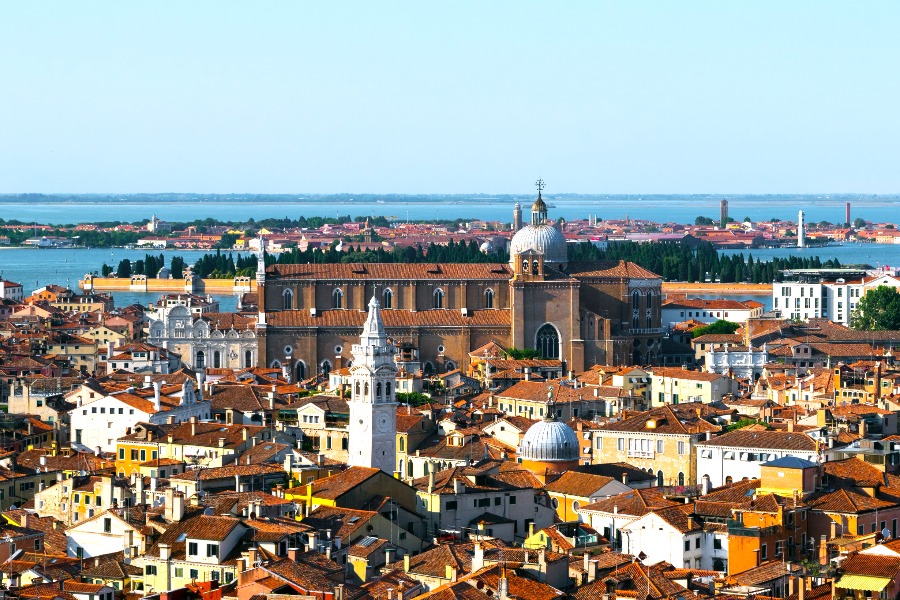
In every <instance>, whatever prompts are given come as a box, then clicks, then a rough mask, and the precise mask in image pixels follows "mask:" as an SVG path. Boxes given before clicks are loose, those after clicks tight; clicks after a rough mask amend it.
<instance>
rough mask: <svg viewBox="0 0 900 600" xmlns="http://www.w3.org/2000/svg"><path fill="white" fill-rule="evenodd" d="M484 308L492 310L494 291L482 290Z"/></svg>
mask: <svg viewBox="0 0 900 600" xmlns="http://www.w3.org/2000/svg"><path fill="white" fill-rule="evenodd" d="M484 307H485V308H494V290H491V289H487V290H484Z"/></svg>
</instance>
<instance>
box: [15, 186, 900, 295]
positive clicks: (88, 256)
mask: <svg viewBox="0 0 900 600" xmlns="http://www.w3.org/2000/svg"><path fill="white" fill-rule="evenodd" d="M723 197H727V198H728V200H729V209H730V211H729V212H730V214H731V216H732V217H735V218H737V219H739V220H742V219H743V218H744V217H745V216H748V217H750V218H751V219H753V220H768V219H771V218H778V219H782V220H794V219H796V218H797V211H798V210H799V209H800V208H802V209H803V210H804V211H806V218H807V220H808V221H811V222H820V221H829V222H839V221H843V219H844V203H845V202H851V205H852V206H851V218H853V219H855V218H857V217H862V218H864V219H868V220H872V221H889V222H892V221H894V220H895V219H896V217H897V215H898V214H900V196H896V195H892V196H871V195H870V196H864V195H849V194H845V195H841V194H834V195H782V196H740V195H738V196H734V195H730V196H727V195H716V194H697V195H690V196H678V195H655V196H623V195H618V196H617V195H605V196H604V195H597V196H577V197H573V196H554V195H552V194H550V195H547V196H546V199H547V201H548V203H549V204H551V205H552V206H553V207H552V208H551V209H550V214H551V217H553V218H556V217H564V218H566V219H569V220H571V219H577V218H585V217H587V216H588V215H590V214H595V215H597V216H598V217H599V218H602V219H624V218H625V217H630V218H632V219H648V220H652V221H657V222H664V221H674V222H681V223H684V222H692V221H693V219H694V217H696V216H698V215H703V216H709V217H712V218H717V216H718V211H719V200H720V199H722V198H723ZM255 198H257V199H248V198H244V199H239V198H235V197H228V199H227V200H223V199H222V197H212V196H210V197H208V198H204V197H202V196H197V197H194V198H191V199H189V200H185V199H180V200H173V201H155V202H153V203H148V202H147V201H145V200H142V199H140V198H139V197H133V196H132V197H129V196H124V197H122V198H121V199H119V200H116V201H99V200H97V199H96V198H93V197H90V196H86V197H79V198H77V199H75V200H71V199H70V200H66V201H54V200H53V199H52V198H49V199H48V197H42V198H40V199H39V200H29V201H21V200H13V199H11V197H0V218H2V219H5V220H11V219H17V220H20V221H23V222H36V223H53V224H64V223H79V222H81V223H84V222H96V221H111V220H122V221H128V222H135V221H140V220H142V219H147V218H149V217H150V215H152V214H155V215H156V216H157V217H159V218H161V219H164V220H170V221H189V220H194V219H205V218H208V217H214V218H217V219H223V220H235V221H238V220H248V219H251V218H253V219H256V220H259V219H263V218H267V217H272V218H282V217H290V218H297V217H300V216H306V217H312V216H322V217H330V216H337V215H346V214H349V215H351V216H353V217H356V216H365V215H369V216H372V215H375V216H378V215H382V216H388V217H394V218H397V219H400V220H406V219H407V218H409V220H411V221H415V220H424V219H453V218H471V217H478V218H481V219H487V220H500V221H505V222H508V221H510V220H511V214H512V207H513V205H514V204H515V202H516V201H519V202H521V203H522V205H523V209H524V211H523V212H525V213H527V212H528V209H529V205H530V202H531V197H530V196H525V195H522V196H518V197H516V196H503V197H496V198H487V197H477V198H466V197H463V196H444V197H442V196H409V197H399V198H398V197H396V196H393V197H386V199H384V200H378V199H372V200H367V201H364V202H357V201H352V200H351V199H350V198H349V197H347V196H343V195H342V196H323V197H319V198H315V199H311V198H308V197H303V196H297V197H296V198H294V199H290V200H282V199H279V200H278V201H267V200H265V197H255ZM259 198H262V199H259ZM686 206H687V207H688V208H685V207H686ZM723 252H725V253H729V254H731V253H736V252H743V253H744V255H745V256H747V255H752V256H753V257H754V260H756V259H762V260H768V259H770V258H772V257H775V256H790V255H798V254H802V255H809V256H819V257H821V258H822V260H827V259H829V258H837V259H838V260H840V261H841V263H842V264H845V265H848V264H869V265H871V266H873V267H881V266H885V265H892V266H898V265H900V245H894V246H888V245H876V244H843V245H833V246H826V247H822V248H806V249H802V250H801V249H797V248H772V249H760V250H752V251H746V250H744V251H739V250H723ZM203 253H204V251H189V250H188V251H186V250H168V251H165V252H164V253H163V254H164V255H165V256H166V257H171V256H174V255H181V256H183V257H184V259H185V261H186V262H187V263H189V264H190V263H191V262H193V260H195V259H196V258H198V257H199V256H201V255H202V254H203ZM146 254H147V252H146V251H144V250H125V249H122V248H111V249H97V248H95V249H68V250H35V249H3V250H0V276H2V277H4V278H6V279H9V280H11V281H17V282H19V283H22V284H23V285H24V286H25V290H26V292H30V291H31V290H34V289H36V288H39V287H42V286H44V285H47V284H50V283H55V284H59V285H70V286H72V287H74V286H76V285H77V283H78V281H79V280H80V279H81V278H82V277H83V276H84V275H85V274H86V273H89V272H96V271H99V270H100V268H101V266H102V265H103V263H104V262H105V263H106V264H108V265H110V266H112V267H115V266H116V265H118V263H119V261H120V260H122V259H123V258H129V259H130V260H137V259H141V258H144V256H145V255H146ZM115 297H116V304H117V305H118V306H125V305H128V304H131V303H141V304H147V303H150V302H153V301H155V300H156V299H157V295H156V294H141V293H125V292H117V293H116V294H115ZM755 299H757V300H759V301H763V300H762V299H761V297H755ZM768 301H769V302H770V301H771V299H768ZM219 302H220V305H221V308H222V310H234V307H235V306H236V304H237V298H236V297H235V296H220V297H219Z"/></svg>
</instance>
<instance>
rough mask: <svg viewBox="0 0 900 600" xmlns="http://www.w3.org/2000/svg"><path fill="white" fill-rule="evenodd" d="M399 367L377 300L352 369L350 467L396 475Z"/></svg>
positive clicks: (371, 304)
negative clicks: (365, 468) (395, 360)
mask: <svg viewBox="0 0 900 600" xmlns="http://www.w3.org/2000/svg"><path fill="white" fill-rule="evenodd" d="M396 382H397V367H396V366H395V363H394V347H393V346H392V345H391V344H389V343H388V341H387V333H385V330H384V322H383V321H382V320H381V311H380V307H379V304H378V300H376V299H375V297H374V296H372V299H371V300H370V301H369V315H368V317H367V318H366V322H365V324H364V325H363V331H362V335H361V336H360V338H359V343H358V344H353V366H352V367H350V386H351V397H350V401H349V402H348V404H349V405H350V423H349V424H348V426H347V430H348V434H349V438H350V442H349V445H348V450H349V457H348V459H347V464H349V465H350V466H357V467H372V468H376V469H381V470H382V471H384V472H386V473H389V474H391V475H393V473H394V471H395V470H396V469H397V450H396V441H397V403H396V402H395V400H394V398H395V393H396V389H395V388H396Z"/></svg>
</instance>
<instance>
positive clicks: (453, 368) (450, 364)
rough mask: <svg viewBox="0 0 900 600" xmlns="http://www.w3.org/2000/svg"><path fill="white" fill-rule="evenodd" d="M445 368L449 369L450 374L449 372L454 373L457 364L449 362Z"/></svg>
mask: <svg viewBox="0 0 900 600" xmlns="http://www.w3.org/2000/svg"><path fill="white" fill-rule="evenodd" d="M445 366H446V367H447V371H448V372H449V371H453V370H455V369H456V363H454V362H453V361H451V360H448V361H447V364H446V365H445Z"/></svg>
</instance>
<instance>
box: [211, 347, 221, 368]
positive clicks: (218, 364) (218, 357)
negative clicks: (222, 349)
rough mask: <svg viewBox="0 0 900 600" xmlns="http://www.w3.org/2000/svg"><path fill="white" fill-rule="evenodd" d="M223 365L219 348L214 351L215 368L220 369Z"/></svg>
mask: <svg viewBox="0 0 900 600" xmlns="http://www.w3.org/2000/svg"><path fill="white" fill-rule="evenodd" d="M221 366H222V355H221V354H220V353H219V351H218V350H216V351H215V352H213V368H214V369H218V368H219V367H221Z"/></svg>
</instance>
